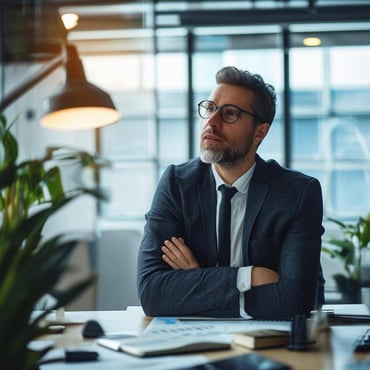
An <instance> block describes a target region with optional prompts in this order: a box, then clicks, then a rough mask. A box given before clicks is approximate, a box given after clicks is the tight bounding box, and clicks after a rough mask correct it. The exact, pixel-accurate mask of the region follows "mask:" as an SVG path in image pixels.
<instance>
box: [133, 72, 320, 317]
mask: <svg viewBox="0 0 370 370" xmlns="http://www.w3.org/2000/svg"><path fill="white" fill-rule="evenodd" d="M216 83H217V85H216V87H215V89H214V90H213V92H212V93H211V95H210V96H209V98H208V100H205V101H202V102H200V103H199V105H198V111H199V115H200V116H201V118H202V133H201V140H200V149H201V157H200V158H196V159H193V160H190V161H188V162H187V163H184V164H181V165H171V166H169V167H168V168H167V169H166V171H165V172H164V173H163V176H162V178H161V180H160V182H159V184H158V188H157V190H156V192H155V195H154V198H153V203H152V206H151V209H150V211H149V212H148V213H147V215H146V220H147V222H146V225H145V229H144V237H143V240H142V242H141V246H140V251H139V258H138V291H139V297H140V300H141V304H142V307H143V309H144V312H145V313H146V314H147V315H149V316H181V315H184V316H189V315H195V316H214V317H240V316H241V317H254V318H264V319H284V318H291V317H293V316H294V315H295V314H298V313H309V312H310V310H312V309H314V308H316V307H317V305H319V304H321V303H322V302H323V279H322V273H321V266H320V251H321V235H322V233H323V231H324V229H323V227H322V225H321V223H322V216H323V215H322V212H323V211H322V195H321V187H320V184H319V182H318V181H317V180H316V179H314V178H312V177H309V176H306V175H304V174H302V173H299V172H296V171H291V170H288V169H285V168H283V167H281V166H279V165H278V164H277V163H276V162H275V161H273V160H270V161H264V160H262V159H261V158H260V157H259V156H258V155H257V154H256V152H257V148H258V146H259V145H260V143H261V142H262V140H263V139H264V138H265V136H266V135H267V133H268V131H269V128H270V125H271V123H272V121H273V118H274V116H275V106H276V95H275V91H274V88H273V87H272V86H271V85H269V84H266V83H265V82H264V81H263V79H262V77H261V76H259V75H254V74H251V73H249V72H248V71H242V70H239V69H237V68H235V67H225V68H223V69H221V70H220V71H218V73H217V75H216ZM222 184H226V187H230V186H233V187H235V188H236V190H237V192H236V193H235V195H234V196H233V197H232V198H231V201H230V203H231V215H230V216H228V217H229V219H230V218H231V222H230V220H229V222H230V223H231V225H230V237H229V240H230V247H227V248H225V245H226V244H227V243H228V240H227V238H226V239H222V240H223V241H222V242H221V241H220V240H218V239H221V237H220V234H221V229H218V226H217V223H218V221H219V220H220V219H221V217H222V218H223V217H224V216H223V213H222V214H221V211H220V204H221V191H220V190H219V185H222ZM226 224H227V222H226V221H223V222H222V223H221V225H222V226H221V225H220V227H221V228H222V227H223V226H224V225H226ZM222 233H223V231H222ZM224 240H226V241H224ZM225 250H226V260H225ZM225 261H226V262H225Z"/></svg>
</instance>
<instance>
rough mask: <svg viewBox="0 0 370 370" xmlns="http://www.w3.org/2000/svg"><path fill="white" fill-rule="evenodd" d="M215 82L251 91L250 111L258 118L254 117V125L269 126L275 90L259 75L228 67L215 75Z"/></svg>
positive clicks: (271, 118)
mask: <svg viewBox="0 0 370 370" xmlns="http://www.w3.org/2000/svg"><path fill="white" fill-rule="evenodd" d="M216 82H217V84H228V85H234V86H240V87H245V88H246V89H249V90H252V91H253V95H254V98H253V102H252V109H253V111H254V112H255V114H256V115H257V116H258V117H255V120H254V123H255V124H259V123H265V122H267V123H268V124H270V125H271V123H272V121H273V120H274V117H275V113H276V93H275V88H274V86H272V85H270V84H268V83H265V82H264V80H263V78H262V77H261V76H260V75H258V74H253V73H250V72H248V71H243V70H241V69H238V68H236V67H231V66H229V67H224V68H222V69H220V70H219V71H218V72H217V73H216Z"/></svg>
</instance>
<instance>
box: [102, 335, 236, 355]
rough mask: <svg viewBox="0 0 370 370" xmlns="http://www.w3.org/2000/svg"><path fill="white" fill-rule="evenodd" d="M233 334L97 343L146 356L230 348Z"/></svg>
mask: <svg viewBox="0 0 370 370" xmlns="http://www.w3.org/2000/svg"><path fill="white" fill-rule="evenodd" d="M232 340H233V336H232V335H230V334H225V335H198V336H196V335H173V334H163V335H143V336H140V337H136V338H127V339H122V340H112V339H105V338H100V339H98V340H97V343H98V344H99V345H100V346H103V347H105V348H109V349H112V350H114V351H122V352H126V353H129V354H131V355H134V356H139V357H146V356H156V355H168V354H175V353H186V352H198V351H209V350H221V349H229V348H230V347H231V343H232Z"/></svg>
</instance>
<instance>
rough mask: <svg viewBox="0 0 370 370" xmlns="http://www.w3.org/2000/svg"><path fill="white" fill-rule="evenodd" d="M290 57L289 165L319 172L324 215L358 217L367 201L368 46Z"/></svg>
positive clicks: (369, 192)
mask: <svg viewBox="0 0 370 370" xmlns="http://www.w3.org/2000/svg"><path fill="white" fill-rule="evenodd" d="M291 53H292V64H291V66H292V69H291V81H292V107H293V109H292V115H293V119H292V134H293V136H292V147H293V151H292V158H293V161H292V164H293V167H294V168H296V169H303V170H304V172H306V173H313V172H311V171H312V170H314V169H316V170H318V169H319V170H320V169H321V175H320V178H319V180H320V181H321V185H322V188H323V197H324V213H325V215H326V216H328V217H334V218H358V217H359V216H361V215H364V214H366V213H367V212H368V211H369V200H370V181H369V180H370V178H369V173H370V172H369V171H370V160H369V159H370V150H369V148H370V125H369V122H370V105H369V104H368V101H369V99H370V87H369V86H370V75H369V74H368V73H367V70H368V67H367V66H368V65H369V62H370V48H369V47H345V48H344V47H333V48H315V49H292V51H291ZM353 66H356V68H353ZM310 169H311V170H310ZM307 171H309V172H307Z"/></svg>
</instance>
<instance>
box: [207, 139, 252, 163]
mask: <svg viewBox="0 0 370 370" xmlns="http://www.w3.org/2000/svg"><path fill="white" fill-rule="evenodd" d="M251 146H252V140H251V139H250V140H248V142H247V143H246V145H245V146H243V147H232V146H230V145H229V146H226V147H223V148H221V149H215V148H211V147H204V146H203V145H202V141H201V144H200V159H201V161H202V162H204V163H218V164H222V165H232V164H234V163H236V162H238V161H239V160H241V159H242V158H245V157H246V155H247V154H248V153H249V151H250V149H251Z"/></svg>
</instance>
